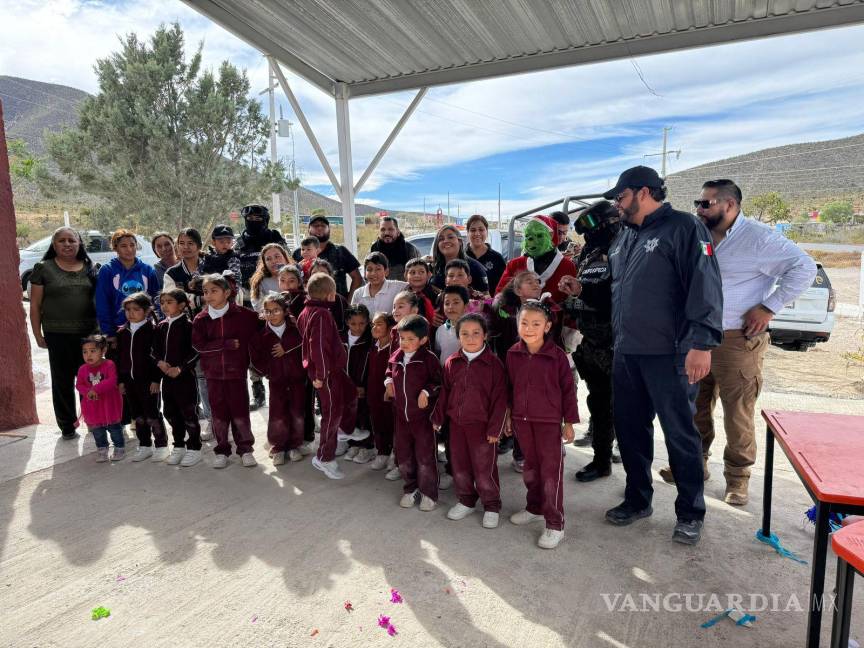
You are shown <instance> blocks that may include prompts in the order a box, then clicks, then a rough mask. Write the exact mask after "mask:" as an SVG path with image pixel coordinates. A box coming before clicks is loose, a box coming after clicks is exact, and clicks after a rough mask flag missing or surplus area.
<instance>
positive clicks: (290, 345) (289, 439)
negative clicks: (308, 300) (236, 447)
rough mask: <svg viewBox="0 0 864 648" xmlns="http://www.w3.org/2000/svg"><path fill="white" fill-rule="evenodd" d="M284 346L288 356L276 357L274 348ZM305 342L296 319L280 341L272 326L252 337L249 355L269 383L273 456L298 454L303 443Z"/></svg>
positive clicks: (287, 325)
mask: <svg viewBox="0 0 864 648" xmlns="http://www.w3.org/2000/svg"><path fill="white" fill-rule="evenodd" d="M277 344H279V345H281V346H282V349H283V350H284V351H285V355H282V356H280V357H278V358H277V357H274V356H273V347H274V346H276V345H277ZM301 344H302V340H301V339H300V331H299V330H298V329H297V323H296V322H295V321H294V318H293V317H290V316H289V317H288V319H286V320H285V330H284V331H283V332H282V337H281V338H280V337H279V336H278V335H277V334H276V331H274V330H273V329H272V328H271V327H270V326H269V325H265V326H264V328H263V329H261V330H260V331H258V332H257V333H256V334H255V335H254V336H252V341H251V342H250V344H249V354H250V356H251V359H252V366H253V367H255V370H256V371H258V373H260V374H263V375H265V376H267V378H268V379H269V381H270V394H271V396H270V411H269V418H268V421H267V440H268V441H269V442H270V445H271V446H272V452H274V453H275V452H285V451H286V450H295V449H297V448H299V447H300V445H301V444H302V443H303V400H304V395H305V388H306V371H305V370H304V369H303V353H302V350H301V348H300V347H301Z"/></svg>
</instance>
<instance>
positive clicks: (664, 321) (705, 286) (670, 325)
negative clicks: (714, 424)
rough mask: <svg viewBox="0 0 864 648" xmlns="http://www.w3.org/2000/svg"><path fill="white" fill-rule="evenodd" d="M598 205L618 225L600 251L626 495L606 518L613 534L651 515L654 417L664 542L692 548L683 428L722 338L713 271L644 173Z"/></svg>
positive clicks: (696, 530)
mask: <svg viewBox="0 0 864 648" xmlns="http://www.w3.org/2000/svg"><path fill="white" fill-rule="evenodd" d="M604 197H605V198H607V199H614V200H615V203H616V206H617V207H618V213H619V214H620V216H621V218H622V220H623V222H624V225H625V227H624V228H623V229H622V230H621V233H620V234H619V235H618V238H616V239H615V242H614V243H613V245H612V247H611V248H610V251H609V262H610V264H611V270H612V328H613V330H614V333H615V354H614V357H613V363H612V380H613V388H614V391H615V398H614V403H613V411H614V415H615V416H614V418H615V433H616V435H617V437H618V447H619V448H620V450H621V458H622V459H623V463H624V469H625V470H626V472H627V487H626V489H625V491H624V501H623V502H622V503H621V504H619V505H618V506H616V507H615V508H612V509H610V510H608V511H607V512H606V520H607V521H608V522H610V523H611V524H615V525H618V526H623V525H626V524H631V523H632V522H634V521H636V520H638V519H639V518H643V517H647V516H649V515H651V513H652V512H653V509H652V508H651V499H652V496H653V494H654V489H653V488H652V486H651V461H652V459H653V457H654V439H653V436H654V434H653V432H654V427H653V422H654V417H655V415H656V416H658V417H659V419H660V425H661V426H662V428H663V433H664V436H665V439H666V449H667V451H668V453H669V463H670V466H671V468H672V474H673V475H674V477H675V484H676V486H677V488H678V497H677V499H676V500H675V514H676V517H677V523H676V524H675V529H674V531H673V533H672V539H673V540H675V541H676V542H681V543H683V544H696V543H697V542H698V541H699V539H700V537H701V535H702V524H703V520H704V518H705V499H704V497H703V488H704V482H703V473H702V441H701V438H700V436H699V432H698V430H697V429H696V425H695V424H694V422H693V414H694V412H695V399H696V393H697V391H698V383H699V381H700V380H702V378H704V377H705V376H706V375H707V374H708V371H709V370H710V368H711V349H713V348H715V347H717V346H719V344H720V342H721V340H722V337H723V324H722V314H723V292H722V287H721V283H720V269H719V267H718V265H717V259H716V258H715V257H714V251H713V248H712V246H711V236H710V234H709V233H708V230H707V229H706V228H705V225H703V224H702V223H701V222H700V221H699V220H698V219H696V217H694V216H693V215H692V214H688V213H686V212H682V211H677V210H675V209H673V208H672V206H671V205H670V204H669V203H666V202H663V201H664V199H665V197H666V187H665V186H664V184H663V181H662V180H661V179H660V177H659V176H658V175H657V172H656V171H654V169H650V168H648V167H644V166H637V167H633V168H632V169H628V170H627V171H625V172H624V173H622V174H621V176H620V177H619V178H618V183H617V184H616V185H615V187H614V188H613V189H610V190H609V191H608V192H606V194H604Z"/></svg>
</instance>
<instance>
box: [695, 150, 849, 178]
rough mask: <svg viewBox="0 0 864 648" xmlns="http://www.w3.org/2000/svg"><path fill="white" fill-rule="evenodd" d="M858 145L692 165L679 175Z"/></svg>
mask: <svg viewBox="0 0 864 648" xmlns="http://www.w3.org/2000/svg"><path fill="white" fill-rule="evenodd" d="M858 146H864V142H859V143H857V144H841V145H840V146H829V147H827V148H821V149H810V150H807V151H800V152H798V153H784V154H782V155H772V156H769V157H760V158H758V159H755V160H742V161H740V162H718V163H717V164H700V165H699V166H695V167H692V168H690V169H685V170H684V171H679V172H678V175H681V174H682V173H696V172H698V171H701V170H703V169H714V168H719V167H727V166H737V165H742V164H757V163H759V162H763V161H765V160H779V159H780V158H787V157H795V156H798V155H812V154H813V153H822V152H823V151H837V150H840V149H847V148H855V147H858Z"/></svg>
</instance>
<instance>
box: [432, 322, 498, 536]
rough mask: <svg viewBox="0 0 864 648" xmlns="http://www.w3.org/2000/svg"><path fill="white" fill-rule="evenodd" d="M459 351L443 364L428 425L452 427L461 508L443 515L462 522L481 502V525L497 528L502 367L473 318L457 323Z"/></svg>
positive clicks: (482, 328) (452, 454) (452, 456)
mask: <svg viewBox="0 0 864 648" xmlns="http://www.w3.org/2000/svg"><path fill="white" fill-rule="evenodd" d="M456 333H457V335H458V336H459V345H460V350H459V352H458V353H454V354H453V355H451V356H450V357H449V358H448V359H447V361H446V362H445V363H444V377H443V380H442V385H441V396H440V398H439V399H438V404H437V405H436V406H435V412H434V414H433V416H432V422H433V423H434V424H435V426H436V427H437V428H440V427H441V426H442V425H443V424H444V423H449V424H450V463H451V466H452V469H453V481H454V483H455V484H456V495H457V496H458V497H459V503H458V504H456V506H454V507H453V508H451V509H450V510H449V511H448V512H447V517H448V518H449V519H451V520H462V519H464V518H466V517H468V516H469V515H470V514H471V513H473V512H474V507H475V506H476V505H477V500H478V498H479V499H480V501H482V502H483V509H484V510H485V513H484V515H483V526H484V527H485V528H487V529H494V528H495V527H497V526H498V513H499V511H501V492H500V489H499V485H498V452H497V444H498V439H499V438H500V436H501V433H502V431H503V429H504V419H505V413H506V410H507V375H506V373H505V372H504V365H503V364H502V363H501V361H500V360H499V359H498V358H497V357H496V356H495V354H494V353H492V350H491V349H490V348H489V347H488V346H487V345H486V320H485V318H484V317H483V316H482V315H479V314H477V313H471V314H468V315H464V316H462V317H461V318H460V319H459V321H458V322H457V324H456Z"/></svg>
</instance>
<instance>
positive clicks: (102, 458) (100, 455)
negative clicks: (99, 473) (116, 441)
mask: <svg viewBox="0 0 864 648" xmlns="http://www.w3.org/2000/svg"><path fill="white" fill-rule="evenodd" d="M106 461H108V448H96V463H105V462H106Z"/></svg>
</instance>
